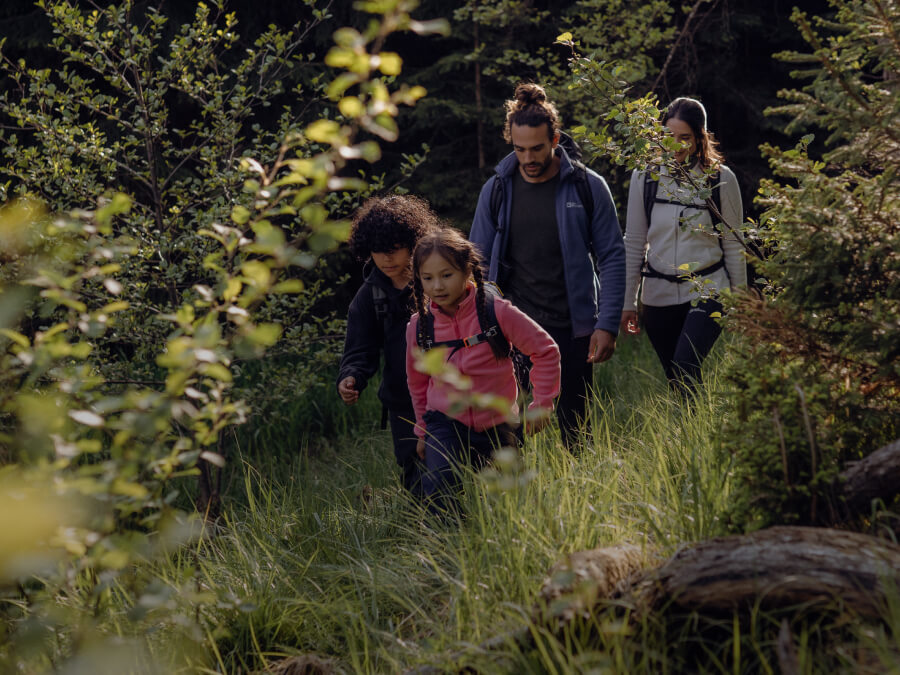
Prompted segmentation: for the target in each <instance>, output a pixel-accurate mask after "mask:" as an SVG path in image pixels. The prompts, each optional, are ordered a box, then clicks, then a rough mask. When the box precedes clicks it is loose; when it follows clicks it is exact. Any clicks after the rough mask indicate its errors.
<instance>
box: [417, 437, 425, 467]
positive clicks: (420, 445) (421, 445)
mask: <svg viewBox="0 0 900 675" xmlns="http://www.w3.org/2000/svg"><path fill="white" fill-rule="evenodd" d="M416 454H417V455H418V456H419V459H421V460H422V461H423V462H424V461H425V439H424V438H420V439H419V440H418V441H416Z"/></svg>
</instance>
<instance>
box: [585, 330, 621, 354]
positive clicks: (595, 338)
mask: <svg viewBox="0 0 900 675" xmlns="http://www.w3.org/2000/svg"><path fill="white" fill-rule="evenodd" d="M614 351H616V336H615V335H613V334H612V333H610V332H609V331H606V330H603V329H602V328H598V329H597V330H595V331H594V332H593V333H591V346H590V347H589V348H588V357H587V360H588V363H603V362H604V361H608V360H609V359H610V357H611V356H612V355H613V352H614Z"/></svg>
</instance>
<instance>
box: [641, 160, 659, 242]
mask: <svg viewBox="0 0 900 675" xmlns="http://www.w3.org/2000/svg"><path fill="white" fill-rule="evenodd" d="M657 190H659V181H658V180H654V179H653V176H652V175H651V173H650V170H649V169H648V170H647V171H644V213H645V214H646V216H647V229H650V216H651V215H653V205H654V204H655V203H656V192H657Z"/></svg>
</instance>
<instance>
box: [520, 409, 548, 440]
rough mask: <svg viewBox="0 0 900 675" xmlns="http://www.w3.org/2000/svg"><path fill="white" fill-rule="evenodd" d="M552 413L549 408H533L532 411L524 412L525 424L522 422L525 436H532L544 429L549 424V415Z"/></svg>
mask: <svg viewBox="0 0 900 675" xmlns="http://www.w3.org/2000/svg"><path fill="white" fill-rule="evenodd" d="M552 412H553V411H552V410H550V409H549V408H535V409H533V410H526V411H525V422H524V425H525V426H524V429H523V430H524V432H525V434H526V435H527V436H533V435H534V434H536V433H538V432H539V431H542V430H543V429H544V427H546V426H547V425H548V424H550V419H551V413H552Z"/></svg>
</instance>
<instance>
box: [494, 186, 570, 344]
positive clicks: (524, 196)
mask: <svg viewBox="0 0 900 675" xmlns="http://www.w3.org/2000/svg"><path fill="white" fill-rule="evenodd" d="M558 187H559V174H557V175H556V176H555V177H554V178H551V179H550V180H548V181H546V182H544V183H529V182H527V181H526V180H525V179H524V178H522V174H521V173H520V172H519V171H516V173H515V175H514V176H513V191H512V214H511V218H510V226H509V241H508V242H507V247H506V260H505V261H504V262H505V263H506V275H505V279H504V283H503V285H504V288H503V292H504V293H505V294H506V295H507V296H508V297H509V299H510V301H511V302H512V303H513V304H514V305H515V306H516V307H518V308H519V309H521V310H522V311H523V312H525V313H526V314H527V315H528V316H530V317H531V318H532V319H534V320H535V321H537V322H538V323H539V324H541V325H542V326H546V327H551V328H566V327H568V326H569V325H570V324H571V319H570V316H569V299H568V296H567V294H566V280H565V277H564V276H563V261H562V247H561V246H560V243H559V227H558V225H557V222H556V190H557V188H558Z"/></svg>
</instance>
